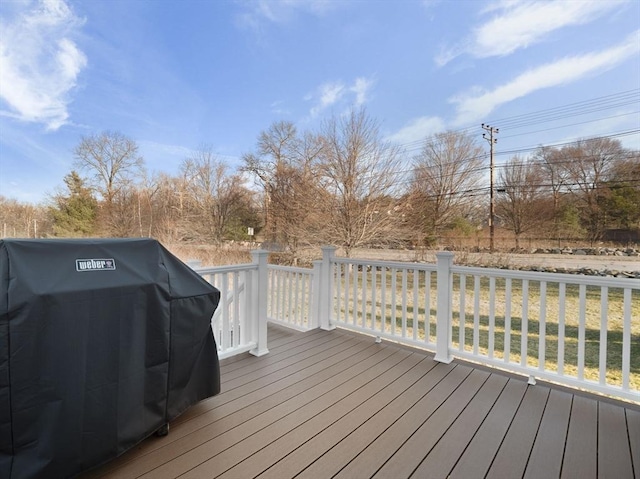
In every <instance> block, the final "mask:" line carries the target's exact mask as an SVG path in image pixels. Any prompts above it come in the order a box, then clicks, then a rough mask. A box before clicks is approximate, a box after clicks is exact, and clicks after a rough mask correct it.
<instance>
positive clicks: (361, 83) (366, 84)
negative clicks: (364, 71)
mask: <svg viewBox="0 0 640 479" xmlns="http://www.w3.org/2000/svg"><path fill="white" fill-rule="evenodd" d="M372 86H373V80H370V79H368V78H364V77H359V78H356V81H355V83H354V84H353V86H351V87H350V88H349V91H351V92H353V93H355V94H356V101H355V105H356V106H361V105H364V104H365V103H366V102H367V95H368V93H369V90H370V89H371V87H372Z"/></svg>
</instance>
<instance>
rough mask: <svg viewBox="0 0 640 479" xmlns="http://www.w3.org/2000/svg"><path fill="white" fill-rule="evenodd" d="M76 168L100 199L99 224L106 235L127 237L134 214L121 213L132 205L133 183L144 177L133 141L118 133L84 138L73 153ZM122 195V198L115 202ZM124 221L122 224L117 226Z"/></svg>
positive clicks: (130, 212)
mask: <svg viewBox="0 0 640 479" xmlns="http://www.w3.org/2000/svg"><path fill="white" fill-rule="evenodd" d="M74 155H75V166H76V168H78V170H80V171H83V172H86V173H87V174H88V180H89V184H90V185H91V186H93V188H94V189H95V191H97V192H98V193H99V195H100V196H101V198H102V201H103V203H102V205H101V221H100V223H101V224H102V225H103V226H104V227H105V229H106V231H104V232H105V233H107V234H111V235H116V236H117V235H123V234H128V233H127V232H128V231H129V230H130V226H129V225H128V223H129V220H130V218H131V217H132V216H133V215H134V211H133V210H132V211H128V212H127V211H122V209H123V208H125V207H126V206H127V205H129V206H131V207H132V208H133V207H135V202H133V203H132V202H131V201H130V199H131V189H132V185H133V184H134V183H135V180H136V179H137V178H139V177H140V175H143V171H144V170H143V165H144V160H143V159H142V157H141V156H140V155H139V154H138V145H137V144H136V142H135V141H133V140H132V139H130V138H127V137H126V136H124V135H123V134H121V133H118V132H110V131H106V132H103V133H100V134H98V135H91V136H86V137H83V138H82V140H81V141H80V143H79V144H78V146H76V148H75V150H74ZM118 195H122V198H117V197H118ZM120 221H124V224H119V222H120Z"/></svg>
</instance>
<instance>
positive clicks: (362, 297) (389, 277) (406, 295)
mask: <svg viewBox="0 0 640 479" xmlns="http://www.w3.org/2000/svg"><path fill="white" fill-rule="evenodd" d="M325 255H326V258H325V259H324V262H323V265H324V264H326V265H328V266H326V269H329V270H330V279H329V281H330V282H331V284H332V288H331V290H332V291H333V293H332V295H331V298H330V300H331V307H330V308H329V311H330V323H331V324H333V325H336V326H339V327H342V328H347V329H352V330H355V331H359V332H363V333H367V334H371V335H373V336H375V337H376V338H377V340H379V339H380V338H388V339H391V340H394V341H398V342H400V343H403V344H408V345H411V346H417V347H421V348H424V349H427V350H430V351H433V352H435V359H436V360H437V361H441V362H450V361H451V360H452V358H453V357H454V356H455V357H458V358H463V359H467V360H470V361H474V362H478V363H482V364H485V365H489V366H494V367H498V368H501V369H504V370H508V371H512V372H515V373H518V374H524V375H526V376H529V382H531V383H535V379H536V378H538V379H544V380H549V381H553V382H556V383H560V384H564V385H567V386H570V387H575V388H582V389H586V390H589V391H592V392H598V393H602V394H607V395H611V396H615V397H618V398H622V399H627V400H631V401H636V402H640V281H639V280H635V279H627V278H620V279H618V278H605V277H596V276H583V275H568V274H556V273H537V272H527V271H509V270H502V269H490V268H472V267H464V266H453V254H452V253H438V254H437V255H436V256H437V264H436V265H424V264H414V263H396V262H383V261H377V262H371V261H363V260H353V259H347V258H335V257H333V252H332V251H330V250H327V251H325Z"/></svg>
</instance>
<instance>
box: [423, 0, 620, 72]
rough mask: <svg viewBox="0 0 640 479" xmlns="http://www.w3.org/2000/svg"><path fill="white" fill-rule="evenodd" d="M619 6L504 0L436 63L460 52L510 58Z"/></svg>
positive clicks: (615, 1)
mask: <svg viewBox="0 0 640 479" xmlns="http://www.w3.org/2000/svg"><path fill="white" fill-rule="evenodd" d="M621 3H625V0H608V1H603V0H583V1H557V2H548V1H537V0H535V1H518V2H516V1H513V0H503V1H501V2H497V3H494V4H492V5H490V6H488V7H487V8H486V9H485V10H484V12H483V13H494V16H493V18H491V19H490V20H489V21H488V22H486V23H484V24H482V25H480V26H479V27H477V28H475V29H474V31H473V34H472V35H471V37H470V38H467V39H464V40H462V41H461V42H460V43H459V44H458V45H454V46H451V47H445V48H443V49H442V51H441V52H440V53H439V54H438V56H437V57H436V58H435V62H436V63H437V64H438V65H439V66H442V65H445V64H446V63H448V62H449V61H451V60H452V59H453V58H455V57H457V56H459V55H461V54H463V53H469V54H470V55H472V56H474V57H476V58H487V57H492V56H504V55H509V54H511V53H513V52H515V51H516V50H519V49H522V48H527V47H528V46H530V45H533V44H535V43H539V42H541V41H543V40H544V39H545V38H546V37H547V36H548V35H549V34H550V33H551V32H553V31H555V30H559V29H561V28H564V27H568V26H572V25H581V24H585V23H588V22H591V21H592V20H594V19H596V18H597V17H598V16H600V15H602V14H604V13H605V12H607V11H610V10H612V9H614V8H616V7H618V6H619V5H620V4H621Z"/></svg>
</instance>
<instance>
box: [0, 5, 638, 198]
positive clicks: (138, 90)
mask: <svg viewBox="0 0 640 479" xmlns="http://www.w3.org/2000/svg"><path fill="white" fill-rule="evenodd" d="M353 106H356V107H359V106H364V107H365V108H366V109H367V112H368V113H369V115H370V116H371V117H373V118H375V119H376V120H377V121H378V122H379V124H380V130H381V134H382V135H383V137H384V138H385V139H386V140H388V141H392V142H395V143H397V144H399V145H401V146H402V147H403V148H404V149H405V150H406V157H407V161H409V160H410V158H411V156H413V155H415V154H416V153H417V149H418V148H419V145H420V142H421V141H423V140H424V139H425V138H426V137H428V136H429V135H432V134H434V133H437V132H439V131H444V130H447V129H449V130H461V129H466V130H467V131H469V132H471V133H472V134H477V135H478V139H479V141H480V142H482V141H483V140H482V138H481V137H482V133H483V130H482V129H481V128H480V124H481V123H489V124H491V125H492V126H495V127H498V128H500V133H499V134H498V136H497V138H498V143H497V145H496V151H497V152H498V157H497V162H498V163H500V162H502V161H506V160H507V159H508V157H509V155H510V154H513V153H507V152H522V154H526V152H527V148H534V147H536V146H538V145H542V144H546V145H551V144H559V143H562V142H566V141H572V140H575V139H578V138H584V137H590V136H600V135H614V136H615V137H616V138H619V139H620V140H621V141H622V142H623V145H625V146H626V147H629V148H640V2H639V1H637V0H632V1H615V0H596V1H586V0H584V1H582V0H579V1H570V0H566V1H558V2H548V1H544V2H542V1H514V0H500V1H479V0H478V1H454V0H449V1H445V0H442V1H438V0H432V1H426V0H425V1H418V0H377V1H367V0H360V1H358V0H281V1H277V0H237V1H234V0H210V1H207V0H146V1H144V0H82V1H81V0H1V1H0V195H3V196H5V197H9V198H15V199H17V200H19V201H25V202H33V203H36V202H41V201H43V200H45V199H46V197H47V195H48V194H51V193H53V192H54V191H55V189H56V188H57V187H60V186H61V185H62V184H63V182H62V179H63V177H64V176H65V175H66V174H67V173H69V172H70V171H71V169H72V167H73V166H72V165H73V153H72V152H73V148H74V147H75V146H76V145H77V144H78V143H79V141H80V139H81V137H82V136H83V135H85V136H86V135H91V134H95V133H99V132H102V131H105V130H112V131H118V132H120V133H123V134H124V135H127V136H129V137H130V138H132V139H134V140H136V141H137V143H138V145H139V146H140V152H141V154H142V155H143V157H144V159H145V163H146V166H147V169H148V170H149V172H154V171H164V172H167V173H170V174H174V173H176V172H177V171H178V167H179V165H180V162H181V161H182V160H183V159H184V158H185V157H187V156H189V155H190V154H191V152H192V151H193V150H195V149H198V148H200V147H202V146H204V145H207V146H210V147H211V148H212V149H213V151H214V152H216V153H217V154H218V155H219V157H220V158H221V159H224V160H225V161H227V162H228V163H229V164H230V165H231V166H232V167H235V166H238V165H239V164H240V157H241V155H242V154H243V153H247V152H250V151H252V150H253V149H254V147H255V144H256V139H257V137H258V135H259V133H260V132H261V131H262V130H265V129H267V128H268V127H269V126H270V125H271V124H272V123H273V122H274V121H280V120H287V121H291V122H293V123H295V124H296V125H297V126H298V128H299V129H300V130H307V129H309V130H316V129H317V128H318V127H319V126H320V124H321V123H322V121H323V120H326V119H327V118H329V117H331V116H332V115H341V114H343V113H345V112H346V111H348V109H349V108H350V107H353ZM537 112H540V113H539V114H536V113H537ZM485 146H487V148H488V144H486V143H485ZM501 152H502V153H501Z"/></svg>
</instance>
